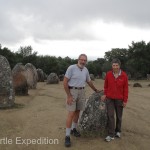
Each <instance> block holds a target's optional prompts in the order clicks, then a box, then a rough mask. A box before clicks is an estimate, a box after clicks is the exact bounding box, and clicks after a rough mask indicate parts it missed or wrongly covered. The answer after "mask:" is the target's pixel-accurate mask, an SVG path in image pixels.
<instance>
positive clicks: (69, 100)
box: [67, 95, 73, 105]
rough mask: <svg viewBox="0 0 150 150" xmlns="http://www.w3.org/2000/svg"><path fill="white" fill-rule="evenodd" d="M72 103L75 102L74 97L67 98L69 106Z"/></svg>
mask: <svg viewBox="0 0 150 150" xmlns="http://www.w3.org/2000/svg"><path fill="white" fill-rule="evenodd" d="M72 102H73V97H72V95H70V96H67V104H68V105H71V104H72Z"/></svg>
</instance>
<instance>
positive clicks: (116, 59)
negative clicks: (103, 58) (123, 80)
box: [111, 58, 121, 66]
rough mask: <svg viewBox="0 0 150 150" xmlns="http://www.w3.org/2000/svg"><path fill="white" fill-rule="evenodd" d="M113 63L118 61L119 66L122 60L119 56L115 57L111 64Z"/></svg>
mask: <svg viewBox="0 0 150 150" xmlns="http://www.w3.org/2000/svg"><path fill="white" fill-rule="evenodd" d="M113 63H117V64H119V66H121V61H120V60H119V59H118V58H114V59H113V60H112V61H111V64H113Z"/></svg>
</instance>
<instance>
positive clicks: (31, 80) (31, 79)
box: [25, 63, 38, 89]
mask: <svg viewBox="0 0 150 150" xmlns="http://www.w3.org/2000/svg"><path fill="white" fill-rule="evenodd" d="M25 69H26V75H27V84H28V88H30V89H36V86H37V79H38V75H37V70H36V68H35V67H34V66H33V65H32V64H31V63H27V64H26V65H25Z"/></svg>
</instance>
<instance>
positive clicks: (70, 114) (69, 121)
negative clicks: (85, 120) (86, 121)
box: [65, 111, 75, 147]
mask: <svg viewBox="0 0 150 150" xmlns="http://www.w3.org/2000/svg"><path fill="white" fill-rule="evenodd" d="M74 115H75V111H68V116H67V120H66V138H65V146H66V147H69V146H71V141H70V132H71V124H72V120H73V117H74Z"/></svg>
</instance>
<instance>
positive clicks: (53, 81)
mask: <svg viewBox="0 0 150 150" xmlns="http://www.w3.org/2000/svg"><path fill="white" fill-rule="evenodd" d="M58 83H59V78H58V76H57V74H56V73H50V74H49V76H48V77H47V84H58Z"/></svg>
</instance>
